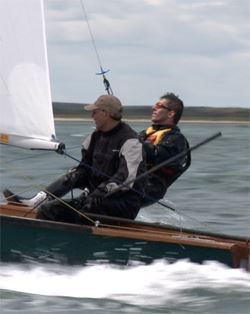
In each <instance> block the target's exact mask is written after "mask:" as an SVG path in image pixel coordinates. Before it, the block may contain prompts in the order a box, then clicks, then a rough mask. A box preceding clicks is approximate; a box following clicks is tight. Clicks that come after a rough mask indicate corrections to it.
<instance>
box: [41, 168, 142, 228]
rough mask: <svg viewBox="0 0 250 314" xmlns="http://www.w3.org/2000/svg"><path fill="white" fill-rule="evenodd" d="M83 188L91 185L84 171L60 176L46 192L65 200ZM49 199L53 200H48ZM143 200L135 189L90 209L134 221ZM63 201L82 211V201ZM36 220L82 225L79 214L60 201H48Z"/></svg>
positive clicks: (116, 195) (117, 194)
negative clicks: (69, 193) (77, 189)
mask: <svg viewBox="0 0 250 314" xmlns="http://www.w3.org/2000/svg"><path fill="white" fill-rule="evenodd" d="M84 187H88V188H89V189H90V191H91V188H92V187H91V182H89V180H88V177H87V175H86V173H85V172H84V171H79V170H75V171H71V172H69V173H67V174H65V175H63V176H61V177H60V178H58V179H57V180H56V181H54V182H53V183H51V184H50V185H49V186H47V187H46V188H45V192H46V191H48V192H50V193H52V194H53V195H55V196H57V197H62V196H64V195H65V194H67V193H68V192H70V191H71V190H72V189H75V188H84ZM49 199H51V198H50V197H49ZM141 201H142V197H141V196H140V195H139V194H138V193H136V192H134V191H132V190H129V191H127V192H117V193H114V194H113V195H111V196H110V197H107V198H105V199H103V201H102V203H101V204H100V206H99V207H98V208H97V207H91V208H89V209H88V212H89V213H93V214H100V215H107V216H114V217H121V218H128V219H135V218H136V216H137V214H138V212H139V210H140V207H141ZM64 202H65V203H66V204H69V205H70V206H72V207H73V208H75V209H76V210H83V208H82V202H80V199H79V198H75V199H71V200H64ZM37 218H39V219H46V220H54V221H62V222H71V223H80V222H81V216H80V215H79V214H78V213H77V212H76V211H74V210H73V209H71V208H69V206H67V205H65V204H63V203H62V202H60V201H58V200H48V201H45V202H44V203H43V204H42V205H40V207H39V208H38V214H37Z"/></svg>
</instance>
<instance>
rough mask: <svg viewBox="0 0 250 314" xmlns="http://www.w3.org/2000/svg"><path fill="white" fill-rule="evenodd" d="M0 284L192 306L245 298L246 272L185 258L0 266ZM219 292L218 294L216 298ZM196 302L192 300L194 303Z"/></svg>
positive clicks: (44, 291) (41, 292) (51, 293)
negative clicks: (131, 262) (122, 263)
mask: <svg viewBox="0 0 250 314" xmlns="http://www.w3.org/2000/svg"><path fill="white" fill-rule="evenodd" d="M0 288H1V289H2V290H7V291H16V292H21V293H28V294H35V295H42V296H57V297H70V298H84V299H105V300H109V301H115V302H117V301H118V302H122V303H126V304H129V305H135V306H139V307H145V306H147V307H150V306H164V305H169V304H171V302H173V300H174V302H175V304H176V302H177V303H178V304H179V305H183V306H185V307H186V306H189V305H188V304H190V302H192V309H193V312H195V311H194V307H199V306H201V305H202V306H204V305H205V304H208V303H209V304H211V301H213V302H215V303H216V302H217V301H218V300H219V299H220V301H221V298H222V299H223V297H224V298H226V299H227V300H230V302H231V301H232V299H234V300H237V302H238V301H239V299H240V300H241V301H242V300H245V302H247V299H248V296H249V289H250V274H249V273H247V272H245V271H244V270H242V269H231V268H228V267H226V266H224V265H222V264H219V263H216V262H209V263H204V264H203V265H198V264H194V263H191V262H189V261H187V260H181V261H178V262H176V263H174V264H168V263H167V262H166V261H164V260H158V261H156V262H155V263H153V264H151V265H147V266H146V265H134V266H129V267H117V266H114V265H110V264H109V265H91V266H84V267H69V266H59V265H57V266H55V265H27V264H26V265H20V264H19V265H17V264H1V272H0ZM218 295H219V298H217V297H218ZM194 300H195V301H194Z"/></svg>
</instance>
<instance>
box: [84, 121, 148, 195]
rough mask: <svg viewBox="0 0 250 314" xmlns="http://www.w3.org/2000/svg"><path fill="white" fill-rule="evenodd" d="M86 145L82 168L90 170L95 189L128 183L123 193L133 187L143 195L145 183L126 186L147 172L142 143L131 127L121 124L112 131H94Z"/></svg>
mask: <svg viewBox="0 0 250 314" xmlns="http://www.w3.org/2000/svg"><path fill="white" fill-rule="evenodd" d="M82 146H83V147H82V161H81V163H80V165H79V166H78V168H84V169H85V170H87V175H88V178H89V182H90V183H91V185H92V186H90V189H91V190H93V189H95V188H96V187H98V186H99V185H100V184H103V183H105V184H108V183H115V184H116V185H120V184H124V187H123V188H122V190H123V191H127V190H129V189H131V188H133V189H135V190H136V191H138V192H139V193H143V187H144V184H145V181H144V180H143V181H138V182H135V183H133V182H132V183H130V185H129V186H127V185H126V184H127V182H130V181H133V179H135V178H136V177H137V176H138V175H140V174H141V173H143V172H144V171H145V170H146V166H145V162H144V161H143V150H142V144H141V143H140V142H139V140H138V135H137V133H136V132H135V131H134V130H133V129H131V128H130V126H128V125H127V124H126V123H124V122H120V123H119V124H118V125H117V126H116V127H115V128H114V129H112V130H111V131H108V132H101V131H94V132H93V133H92V134H91V135H90V136H89V137H87V138H86V139H85V141H84V142H83V144H82Z"/></svg>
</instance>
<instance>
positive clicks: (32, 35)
mask: <svg viewBox="0 0 250 314" xmlns="http://www.w3.org/2000/svg"><path fill="white" fill-rule="evenodd" d="M0 71H1V73H0V109H1V118H0V134H1V135H2V136H1V137H0V142H1V143H4V141H3V140H2V138H3V139H4V138H5V139H6V136H7V137H8V143H7V144H10V145H15V146H20V147H24V148H30V149H44V147H46V148H45V149H48V148H47V147H50V146H51V147H53V148H52V149H54V146H55V143H56V142H57V141H55V138H56V137H55V127H54V118H53V110H52V100H51V92H50V80H49V68H48V59H47V46H46V33H45V22H44V8H43V1H42V0H11V1H9V0H1V1H0ZM24 139H26V140H25V141H24ZM4 144H6V143H4ZM29 145H30V147H29ZM39 145H41V147H39Z"/></svg>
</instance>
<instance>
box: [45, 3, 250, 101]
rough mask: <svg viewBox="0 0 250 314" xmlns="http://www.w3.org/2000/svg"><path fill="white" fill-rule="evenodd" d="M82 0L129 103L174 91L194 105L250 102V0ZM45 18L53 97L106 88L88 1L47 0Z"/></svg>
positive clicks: (91, 95)
mask: <svg viewBox="0 0 250 314" xmlns="http://www.w3.org/2000/svg"><path fill="white" fill-rule="evenodd" d="M83 3H84V6H85V8H86V11H87V16H88V22H89V25H90V27H91V30H92V33H93V35H94V39H95V44H96V47H97V50H98V54H99V57H100V59H101V62H102V65H103V66H104V67H108V68H109V67H110V68H111V69H112V71H111V72H110V73H109V74H108V78H109V79H110V82H111V85H114V86H113V89H114V91H115V93H116V94H117V96H119V97H121V98H122V100H124V102H126V104H131V105H143V104H145V103H148V102H149V104H150V103H152V102H154V101H155V98H157V97H159V96H160V95H161V94H162V93H164V92H165V91H168V90H169V91H170V90H171V91H174V92H175V91H176V92H177V93H178V94H179V95H181V96H182V97H183V99H184V101H185V100H186V101H185V102H186V103H187V104H188V105H194V106H196V105H201V104H204V105H211V106H235V105H237V106H244V107H246V106H249V99H250V93H249V91H248V90H249V85H250V84H249V83H250V76H249V70H250V66H249V61H248V60H249V51H250V47H249V46H250V45H249V22H248V19H249V16H248V15H249V13H248V12H249V11H248V10H249V4H248V1H245V0H242V1H234V0H221V1H219V0H217V1H216V0H214V1H213V0H210V1H201V0H199V1H198V0H190V1H188V2H187V1H185V0H179V1H176V0H123V1H115V0H110V1H108V2H107V1H97V0H91V1H90V0H89V1H86V0H84V2H83ZM46 25H47V35H48V49H49V62H50V69H51V75H52V80H51V83H52V96H53V99H54V100H57V101H92V100H93V99H95V98H96V96H97V94H98V93H103V92H104V91H103V87H102V86H101V84H102V83H101V79H100V78H99V77H95V76H94V73H95V72H97V71H98V70H99V69H98V60H97V57H96V55H95V50H94V48H93V43H92V42H91V38H90V33H89V29H88V24H87V22H86V20H85V18H84V12H83V10H82V6H81V0H71V1H70V2H69V1H64V0H60V1H59V0H58V1H57V0H46ZM69 81H70V82H71V83H70V84H69V83H68V82H69ZM218 91H219V92H218Z"/></svg>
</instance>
